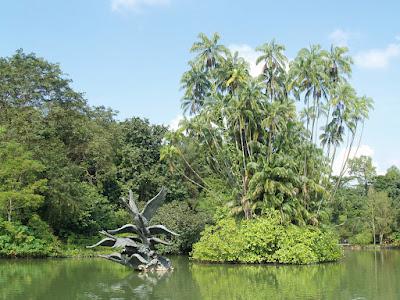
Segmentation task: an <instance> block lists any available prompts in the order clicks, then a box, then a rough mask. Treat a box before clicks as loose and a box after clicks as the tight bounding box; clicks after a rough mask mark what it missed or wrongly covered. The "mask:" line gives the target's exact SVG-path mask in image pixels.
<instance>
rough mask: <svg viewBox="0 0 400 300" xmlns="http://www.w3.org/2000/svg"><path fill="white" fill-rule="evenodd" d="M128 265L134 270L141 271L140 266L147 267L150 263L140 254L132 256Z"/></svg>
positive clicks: (128, 260)
mask: <svg viewBox="0 0 400 300" xmlns="http://www.w3.org/2000/svg"><path fill="white" fill-rule="evenodd" d="M127 263H128V264H130V265H131V266H132V267H133V268H134V269H140V266H141V265H143V266H145V265H147V264H148V261H147V260H146V259H144V258H143V256H141V255H140V254H137V253H135V254H132V255H131V256H130V257H129V258H128V259H127Z"/></svg>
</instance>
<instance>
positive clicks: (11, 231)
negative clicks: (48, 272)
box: [0, 216, 60, 257]
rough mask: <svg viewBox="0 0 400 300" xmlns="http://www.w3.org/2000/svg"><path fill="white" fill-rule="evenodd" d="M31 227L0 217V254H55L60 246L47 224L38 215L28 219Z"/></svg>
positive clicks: (25, 255)
mask: <svg viewBox="0 0 400 300" xmlns="http://www.w3.org/2000/svg"><path fill="white" fill-rule="evenodd" d="M30 224H31V225H32V226H33V227H32V228H30V227H28V226H24V225H21V224H19V223H12V222H8V221H4V220H2V219H0V256H3V257H46V256H57V255H59V254H60V248H59V244H58V241H57V239H56V238H55V237H54V236H53V235H52V233H51V231H49V228H48V226H47V224H45V223H44V222H43V221H42V220H40V218H39V217H38V216H34V217H32V219H31V220H30Z"/></svg>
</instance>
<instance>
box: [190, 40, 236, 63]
mask: <svg viewBox="0 0 400 300" xmlns="http://www.w3.org/2000/svg"><path fill="white" fill-rule="evenodd" d="M198 38H199V41H198V42H195V43H194V44H193V46H192V48H191V49H190V51H191V52H194V53H198V55H197V57H196V62H198V63H199V65H200V66H201V67H202V68H204V69H206V70H212V69H214V68H216V67H217V66H218V65H219V64H220V63H221V62H222V61H223V60H224V57H225V56H226V55H227V53H228V49H227V48H226V47H225V46H224V45H221V44H218V41H219V39H220V36H219V34H218V33H214V34H213V35H212V36H211V37H210V38H209V37H207V36H206V35H205V34H204V33H200V34H199V36H198Z"/></svg>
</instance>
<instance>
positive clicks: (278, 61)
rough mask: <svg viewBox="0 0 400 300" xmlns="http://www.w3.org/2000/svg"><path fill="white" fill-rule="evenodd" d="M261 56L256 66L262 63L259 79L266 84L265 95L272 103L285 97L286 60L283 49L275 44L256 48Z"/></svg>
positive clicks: (273, 42)
mask: <svg viewBox="0 0 400 300" xmlns="http://www.w3.org/2000/svg"><path fill="white" fill-rule="evenodd" d="M256 50H257V51H259V52H262V54H261V55H260V56H259V57H258V58H257V61H256V64H257V65H258V64H260V63H263V69H262V70H263V71H262V74H261V75H260V77H261V78H262V80H263V81H264V82H265V83H266V94H267V96H268V97H269V98H270V100H271V101H272V100H273V99H282V98H284V97H286V68H287V66H288V59H287V57H286V56H285V55H284V53H283V51H285V47H284V46H283V45H280V44H277V43H275V40H272V41H271V42H270V43H265V44H263V45H262V46H260V47H257V48H256Z"/></svg>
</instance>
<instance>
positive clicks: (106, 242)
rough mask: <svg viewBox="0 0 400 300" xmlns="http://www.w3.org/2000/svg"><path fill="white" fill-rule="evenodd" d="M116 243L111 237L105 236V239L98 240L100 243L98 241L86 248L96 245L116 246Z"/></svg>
mask: <svg viewBox="0 0 400 300" xmlns="http://www.w3.org/2000/svg"><path fill="white" fill-rule="evenodd" d="M114 244H115V240H113V239H110V238H105V239H102V240H101V241H100V242H98V243H96V244H94V245H91V246H86V248H94V247H97V246H103V247H112V246H114Z"/></svg>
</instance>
